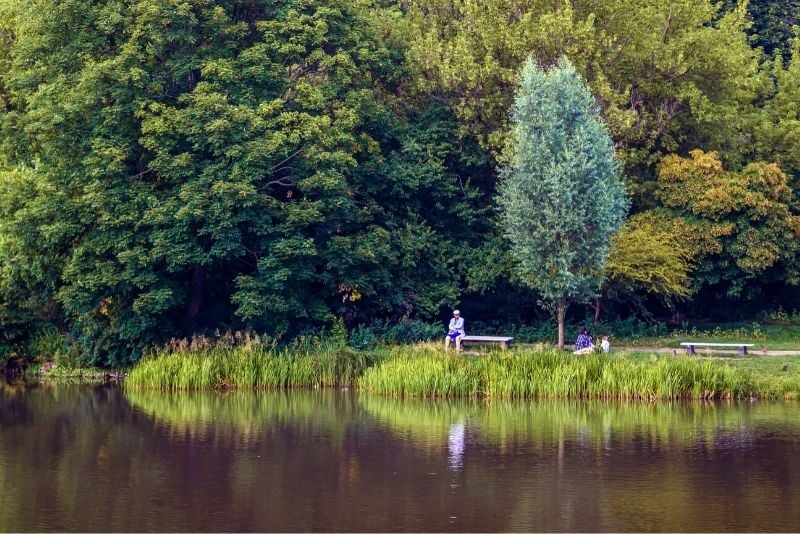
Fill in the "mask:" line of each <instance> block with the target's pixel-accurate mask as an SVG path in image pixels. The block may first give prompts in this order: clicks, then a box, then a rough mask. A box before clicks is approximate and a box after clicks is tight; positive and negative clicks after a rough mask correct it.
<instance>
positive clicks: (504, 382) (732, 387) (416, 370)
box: [358, 349, 756, 399]
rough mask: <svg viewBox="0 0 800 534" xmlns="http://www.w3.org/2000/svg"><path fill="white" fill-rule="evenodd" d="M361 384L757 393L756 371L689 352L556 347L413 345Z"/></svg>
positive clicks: (683, 394)
mask: <svg viewBox="0 0 800 534" xmlns="http://www.w3.org/2000/svg"><path fill="white" fill-rule="evenodd" d="M358 385H359V387H360V388H361V389H364V390H367V391H372V392H376V393H384V394H389V395H397V396H406V395H407V396H430V397H449V396H486V397H499V398H603V399H611V398H614V399H682V398H695V399H731V398H745V397H750V396H753V395H755V394H756V388H755V386H754V381H753V379H752V378H751V376H750V374H749V373H747V372H744V371H741V370H738V369H734V368H731V367H728V366H726V365H723V364H720V363H717V362H713V361H699V360H696V359H690V358H688V357H678V358H674V357H665V358H655V357H654V358H653V359H651V360H636V359H628V358H625V357H624V356H620V355H614V356H607V355H600V354H597V355H590V356H582V357H578V356H573V355H571V354H567V353H563V352H558V351H555V350H547V349H539V350H533V351H530V350H529V351H525V350H522V351H510V352H492V353H490V354H488V355H486V356H478V357H454V356H452V355H446V354H443V353H441V352H440V351H434V350H427V351H412V352H410V353H408V354H403V355H400V356H398V357H395V358H389V359H386V360H385V361H383V362H382V363H381V364H379V365H377V366H375V367H372V368H368V369H366V371H365V372H364V374H363V376H362V377H361V378H360V379H359V380H358Z"/></svg>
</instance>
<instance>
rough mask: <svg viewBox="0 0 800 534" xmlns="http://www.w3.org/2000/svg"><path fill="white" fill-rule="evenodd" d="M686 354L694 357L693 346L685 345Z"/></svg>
mask: <svg viewBox="0 0 800 534" xmlns="http://www.w3.org/2000/svg"><path fill="white" fill-rule="evenodd" d="M686 354H691V355H694V354H695V352H694V345H686Z"/></svg>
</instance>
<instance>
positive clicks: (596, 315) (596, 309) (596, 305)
mask: <svg viewBox="0 0 800 534" xmlns="http://www.w3.org/2000/svg"><path fill="white" fill-rule="evenodd" d="M600 298H601V297H597V298H596V299H595V301H594V324H597V322H598V321H599V320H600Z"/></svg>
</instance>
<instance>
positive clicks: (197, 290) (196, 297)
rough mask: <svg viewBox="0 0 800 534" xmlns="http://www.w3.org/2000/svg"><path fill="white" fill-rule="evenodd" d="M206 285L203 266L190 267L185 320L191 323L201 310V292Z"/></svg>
mask: <svg viewBox="0 0 800 534" xmlns="http://www.w3.org/2000/svg"><path fill="white" fill-rule="evenodd" d="M205 284H206V267H205V265H194V266H193V267H192V273H191V280H190V282H189V307H188V308H187V309H186V318H187V319H189V320H190V321H193V320H194V319H195V318H196V317H197V316H198V315H200V310H202V309H203V292H204V289H205Z"/></svg>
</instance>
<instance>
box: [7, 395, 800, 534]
mask: <svg viewBox="0 0 800 534" xmlns="http://www.w3.org/2000/svg"><path fill="white" fill-rule="evenodd" d="M799 414H800V412H799V410H798V404H797V403H761V402H744V403H736V404H703V403H676V404H670V403H657V404H647V403H625V404H622V403H614V402H507V401H502V402H500V401H445V400H438V401H437V400H399V399H393V398H385V397H380V396H372V395H369V396H368V395H365V394H358V393H357V392H355V391H352V390H349V391H331V390H310V391H307V390H303V391H290V392H260V393H252V392H246V393H211V392H209V393H179V394H165V393H158V392H150V391H148V392H142V391H125V390H123V389H121V388H119V387H114V386H100V387H94V386H65V385H60V386H47V385H39V386H36V387H28V386H25V385H23V384H16V385H14V384H9V383H0V531H186V530H189V531H253V530H257V531H569V532H578V531H628V530H635V531H791V532H797V531H800V447H799V446H798V445H800V417H798V415H799Z"/></svg>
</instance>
